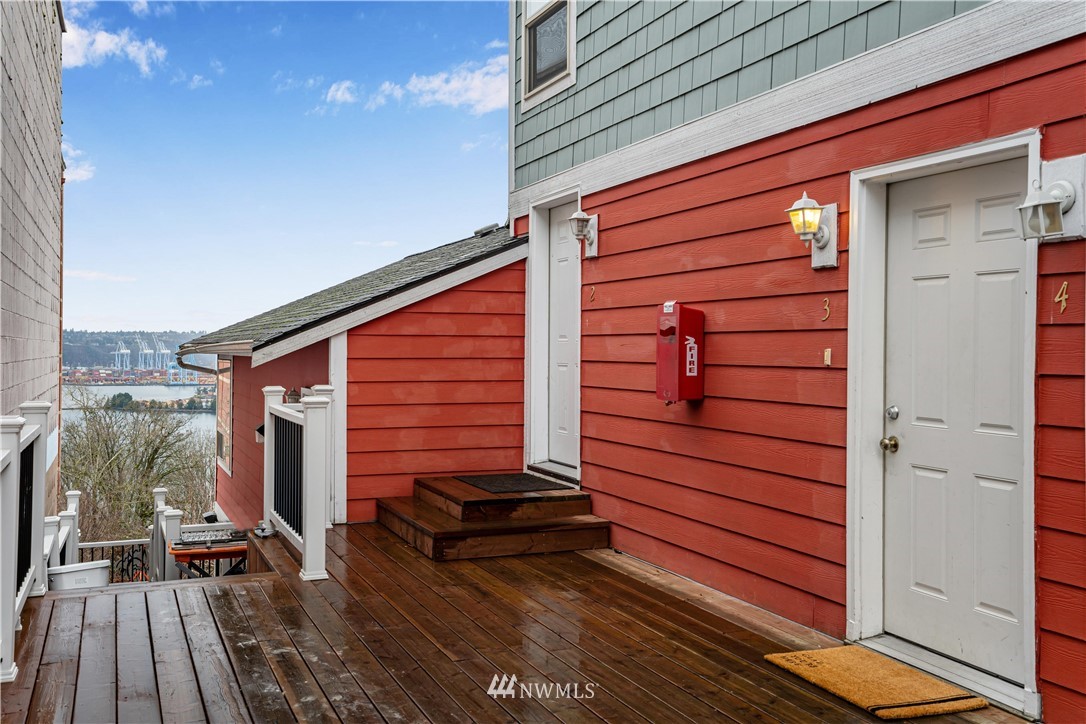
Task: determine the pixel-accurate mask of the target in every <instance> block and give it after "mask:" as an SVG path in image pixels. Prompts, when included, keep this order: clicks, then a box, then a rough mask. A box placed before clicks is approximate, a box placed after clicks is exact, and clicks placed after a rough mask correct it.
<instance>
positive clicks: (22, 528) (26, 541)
mask: <svg viewBox="0 0 1086 724" xmlns="http://www.w3.org/2000/svg"><path fill="white" fill-rule="evenodd" d="M18 511H19V522H18V529H19V548H18V552H17V553H16V557H15V561H16V562H15V590H16V591H18V590H19V589H20V588H21V586H22V585H23V581H25V580H26V576H27V574H28V573H30V539H31V536H32V534H33V530H32V525H33V522H34V521H33V518H34V445H33V444H30V445H27V446H26V449H24V450H23V452H22V454H21V455H20V456H19V507H18Z"/></svg>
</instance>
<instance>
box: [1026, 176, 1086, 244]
mask: <svg viewBox="0 0 1086 724" xmlns="http://www.w3.org/2000/svg"><path fill="white" fill-rule="evenodd" d="M1074 204H1075V187H1074V186H1072V185H1071V184H1070V182H1068V181H1056V182H1055V183H1052V184H1049V185H1048V186H1046V187H1044V188H1041V182H1040V181H1034V182H1033V190H1032V191H1030V192H1029V195H1028V196H1026V200H1025V202H1023V204H1022V205H1021V206H1019V207H1018V213H1019V214H1021V217H1022V238H1023V239H1044V238H1047V237H1050V236H1063V233H1064V229H1063V215H1064V214H1065V213H1067V211H1068V210H1069V209H1070V208H1071V207H1072V206H1074Z"/></svg>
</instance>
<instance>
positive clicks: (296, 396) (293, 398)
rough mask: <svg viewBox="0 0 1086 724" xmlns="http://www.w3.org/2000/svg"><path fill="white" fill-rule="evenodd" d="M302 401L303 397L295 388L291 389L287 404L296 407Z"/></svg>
mask: <svg viewBox="0 0 1086 724" xmlns="http://www.w3.org/2000/svg"><path fill="white" fill-rule="evenodd" d="M301 401H302V395H301V393H300V392H298V389H297V388H295V387H291V388H290V392H288V393H287V404H288V405H296V404H298V403H299V402H301Z"/></svg>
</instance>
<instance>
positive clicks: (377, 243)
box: [355, 241, 400, 249]
mask: <svg viewBox="0 0 1086 724" xmlns="http://www.w3.org/2000/svg"><path fill="white" fill-rule="evenodd" d="M399 245H400V242H398V241H356V242H355V246H379V247H381V248H384V249H391V248H392V247H394V246H399Z"/></svg>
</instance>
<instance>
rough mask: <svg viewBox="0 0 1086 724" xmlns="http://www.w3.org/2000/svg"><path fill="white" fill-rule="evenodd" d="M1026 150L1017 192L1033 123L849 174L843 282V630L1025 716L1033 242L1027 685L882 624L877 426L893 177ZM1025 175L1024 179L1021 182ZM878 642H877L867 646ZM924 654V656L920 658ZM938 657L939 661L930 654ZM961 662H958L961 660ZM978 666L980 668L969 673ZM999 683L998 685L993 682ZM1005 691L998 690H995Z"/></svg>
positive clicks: (1031, 641)
mask: <svg viewBox="0 0 1086 724" xmlns="http://www.w3.org/2000/svg"><path fill="white" fill-rule="evenodd" d="M1022 156H1026V157H1027V158H1028V164H1029V174H1028V175H1029V179H1023V186H1022V189H1023V191H1025V190H1027V189H1029V188H1031V187H1032V183H1033V181H1034V180H1035V179H1037V178H1039V176H1040V171H1041V134H1040V132H1039V131H1038V130H1036V129H1033V130H1029V131H1024V132H1021V133H1016V134H1013V135H1010V136H1004V137H1001V138H996V139H991V140H988V141H982V142H980V143H976V144H971V145H968V146H962V147H960V148H955V149H951V150H949V151H941V152H939V153H933V154H928V155H925V156H919V157H916V158H911V159H906V160H903V161H896V162H893V163H888V164H884V165H881V166H876V167H872V168H868V169H862V170H859V171H853V172H852V178H851V182H850V190H849V195H850V205H849V212H850V213H849V239H850V241H849V280H848V317H849V319H848V431H847V436H846V439H847V445H848V448H847V456H848V458H847V459H848V464H847V472H846V507H847V514H846V515H847V535H846V538H847V551H846V586H847V590H846V611H847V623H846V637H847V638H848V639H849V640H852V641H863V640H864V639H870V638H874V637H880V639H879V643H880V644H881V648H880V650H883V651H887V652H890V651H893V652H894V655H896V656H898V657H899V658H902V659H908V660H909V663H912V664H914V665H916V666H919V667H920V668H927V669H929V670H933V671H936V672H937V673H939V674H940V675H942V676H947V677H949V678H951V680H957V681H959V682H960V683H961V684H962V685H964V686H967V687H971V688H974V689H975V688H976V686H977V682H978V680H979V679H983V677H988V678H989V679H992V680H993V681H992V686H989V687H987V693H989V695H990V696H991V698H992V699H993V700H995V701H999V702H1000V703H1003V704H1006V705H1010V706H1013V707H1015V708H1017V709H1020V710H1022V711H1024V712H1025V713H1026V714H1029V715H1036V714H1037V713H1039V710H1040V696H1039V694H1038V693H1037V670H1036V661H1037V656H1036V642H1035V630H1034V629H1035V622H1036V593H1035V582H1034V581H1035V561H1034V500H1033V495H1034V487H1035V485H1034V453H1033V450H1034V424H1035V417H1036V415H1035V407H1034V382H1033V380H1034V370H1035V366H1036V341H1037V340H1036V334H1037V304H1036V297H1037V242H1036V240H1031V241H1023V242H1022V243H1023V244H1026V245H1027V252H1026V266H1025V269H1024V270H1023V271H1024V274H1025V292H1026V293H1025V299H1024V300H1023V304H1025V305H1026V307H1025V316H1024V322H1025V330H1024V344H1025V345H1026V351H1025V358H1024V364H1023V375H1024V377H1025V384H1024V385H1023V390H1024V393H1023V394H1024V395H1025V400H1024V401H1023V406H1022V409H1023V415H1024V424H1023V428H1024V432H1023V441H1022V443H1023V446H1024V451H1025V455H1024V461H1025V462H1024V470H1023V472H1022V485H1023V496H1022V497H1023V506H1024V507H1023V515H1022V520H1023V527H1024V530H1023V535H1022V541H1023V547H1024V549H1025V550H1024V551H1023V562H1024V566H1023V576H1024V580H1023V582H1022V591H1023V596H1024V597H1025V614H1024V616H1023V622H1022V630H1023V635H1024V636H1025V639H1026V640H1025V642H1024V649H1023V650H1024V652H1025V658H1026V674H1025V685H1024V687H1022V688H1019V687H1011V693H1010V695H1008V694H1007V692H1006V690H1007V689H1008V685H1007V684H1006V683H1005V682H1001V681H1000V680H998V679H996V678H995V677H991V676H988V675H987V674H983V675H981V676H980V677H978V676H976V675H974V676H972V677H964V676H958V675H955V667H954V666H949V665H943V664H947V662H949V659H944V658H943V657H939V656H937V655H935V654H932V655H931V656H930V657H910V656H909V655H908V652H906V651H905V650H904V649H903V648H896V647H895V646H894V639H893V638H892V637H886V636H882V634H883V633H884V630H883V544H884V540H883V453H882V452H881V451H880V450H879V447H878V441H879V439H880V438H881V437H882V434H883V432H882V431H883V410H884V408H885V401H884V391H883V370H884V369H885V361H886V360H885V347H884V343H885V333H886V332H885V319H886V304H885V303H886V221H887V219H886V213H887V209H886V187H887V185H888V184H890V183H893V182H896V181H904V180H907V179H910V178H918V177H921V176H929V175H932V174H936V173H944V172H947V171H956V170H959V169H963V168H968V167H971V166H979V165H983V164H987V163H994V162H996V161H1002V160H1006V159H1009V158H1020V157H1022ZM1027 182H1028V185H1027ZM873 647H874V646H873ZM924 658H927V659H928V660H927V661H925V660H924ZM934 659H940V660H941V664H939V665H936V664H938V663H939V662H934ZM957 668H958V669H961V668H963V667H961V665H960V664H957ZM973 673H974V674H976V673H978V672H973ZM996 682H999V684H1002V685H1001V686H1000V685H997V684H996ZM1001 692H1002V694H1001Z"/></svg>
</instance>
